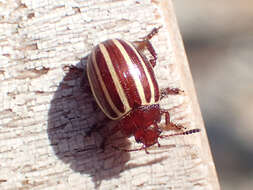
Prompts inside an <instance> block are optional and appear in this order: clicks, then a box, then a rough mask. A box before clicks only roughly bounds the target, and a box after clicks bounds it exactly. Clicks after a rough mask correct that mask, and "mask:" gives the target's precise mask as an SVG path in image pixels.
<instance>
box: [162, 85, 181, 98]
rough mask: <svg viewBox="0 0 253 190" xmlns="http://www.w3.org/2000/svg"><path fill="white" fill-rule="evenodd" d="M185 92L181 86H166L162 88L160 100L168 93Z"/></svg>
mask: <svg viewBox="0 0 253 190" xmlns="http://www.w3.org/2000/svg"><path fill="white" fill-rule="evenodd" d="M182 93H184V91H183V90H181V89H179V88H170V87H168V88H164V89H161V90H160V100H161V99H163V98H164V97H165V96H167V95H178V94H182Z"/></svg>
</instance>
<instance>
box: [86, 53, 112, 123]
mask: <svg viewBox="0 0 253 190" xmlns="http://www.w3.org/2000/svg"><path fill="white" fill-rule="evenodd" d="M92 55H93V53H92V54H91V57H89V60H88V64H87V76H88V80H89V84H90V87H91V91H92V94H93V95H94V98H95V100H96V102H97V104H98V106H99V107H100V108H101V110H102V111H103V112H104V113H105V115H106V116H107V117H109V118H110V119H112V120H113V119H114V118H113V117H111V115H110V114H109V113H107V111H106V110H105V108H104V107H103V106H102V105H101V102H100V101H99V99H98V97H97V96H96V94H95V90H94V86H93V83H92V79H91V76H90V70H91V68H90V64H92V61H91V59H92ZM95 72H96V71H95Z"/></svg>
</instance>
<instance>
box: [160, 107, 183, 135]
mask: <svg viewBox="0 0 253 190" xmlns="http://www.w3.org/2000/svg"><path fill="white" fill-rule="evenodd" d="M161 112H162V113H163V114H165V124H166V125H165V126H163V130H166V131H168V130H182V129H185V127H184V126H182V125H178V124H175V123H173V122H171V120H170V114H169V112H168V110H164V109H162V110H161Z"/></svg>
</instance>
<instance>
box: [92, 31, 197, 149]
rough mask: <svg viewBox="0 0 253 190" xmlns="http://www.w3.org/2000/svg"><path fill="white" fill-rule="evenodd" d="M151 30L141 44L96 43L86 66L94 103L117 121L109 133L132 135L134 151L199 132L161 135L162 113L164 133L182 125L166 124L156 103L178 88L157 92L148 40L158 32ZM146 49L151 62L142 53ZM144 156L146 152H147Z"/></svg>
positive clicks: (166, 117) (109, 41)
mask: <svg viewBox="0 0 253 190" xmlns="http://www.w3.org/2000/svg"><path fill="white" fill-rule="evenodd" d="M159 29H160V27H159V28H154V29H153V30H152V31H151V32H150V33H149V34H148V35H147V36H146V37H144V38H143V40H142V41H137V42H134V43H130V42H127V41H125V40H120V39H111V40H107V41H104V42H102V43H100V44H98V45H97V46H96V47H95V48H94V49H93V50H92V52H91V54H90V56H89V59H88V63H87V76H88V80H89V84H90V87H91V90H92V93H93V95H94V97H95V100H96V102H97V104H98V105H99V107H100V108H101V110H102V111H103V112H104V114H105V115H106V116H107V117H108V118H110V119H111V120H114V121H115V122H117V124H116V126H115V127H114V128H113V129H112V131H111V132H110V134H114V133H116V132H118V131H121V132H122V134H124V135H125V136H128V137H129V136H131V135H134V137H135V140H136V142H138V143H142V144H143V146H142V147H141V148H139V149H132V150H125V149H120V148H117V147H114V148H116V149H119V150H124V151H136V150H142V149H145V151H146V152H147V148H148V147H150V146H152V145H154V144H156V143H157V144H158V146H160V145H159V142H158V139H159V138H165V137H169V136H175V135H187V134H192V133H196V132H199V131H200V130H199V129H193V130H188V131H185V132H179V133H176V134H173V135H161V132H162V130H163V127H162V125H161V124H160V121H161V116H162V115H163V114H165V119H166V123H165V124H166V126H165V127H166V130H170V129H171V130H182V129H184V127H183V126H181V125H177V124H174V123H172V122H171V121H170V115H169V112H168V110H165V109H161V108H160V105H159V101H160V100H161V99H162V98H164V97H165V96H167V95H177V94H180V93H181V92H182V91H181V90H180V89H178V88H166V89H161V90H159V87H158V83H157V80H156V77H155V74H154V71H153V67H155V66H156V60H157V54H156V52H155V50H154V48H153V46H152V44H151V43H150V39H151V38H152V37H153V36H154V35H155V34H157V33H158V30H159ZM145 49H146V50H148V51H149V52H150V54H151V56H152V58H151V59H149V60H148V59H147V57H146V56H145V55H144V54H143V50H145ZM147 153H148V152H147Z"/></svg>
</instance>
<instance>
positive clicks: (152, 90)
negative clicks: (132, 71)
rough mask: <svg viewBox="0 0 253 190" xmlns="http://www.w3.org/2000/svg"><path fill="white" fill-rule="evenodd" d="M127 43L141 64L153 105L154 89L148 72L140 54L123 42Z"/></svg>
mask: <svg viewBox="0 0 253 190" xmlns="http://www.w3.org/2000/svg"><path fill="white" fill-rule="evenodd" d="M125 42H126V43H127V45H129V46H130V47H131V48H132V50H133V51H134V53H135V54H136V55H137V57H138V59H139V61H140V62H141V65H142V67H143V69H144V72H145V75H146V76H147V79H148V83H149V87H150V91H151V99H150V103H155V88H154V84H153V81H152V79H151V76H150V74H149V72H148V69H147V67H146V65H145V63H144V61H143V59H142V58H141V56H140V54H139V53H138V52H137V50H136V48H135V47H134V46H133V45H132V44H131V43H129V42H127V41H125Z"/></svg>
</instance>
